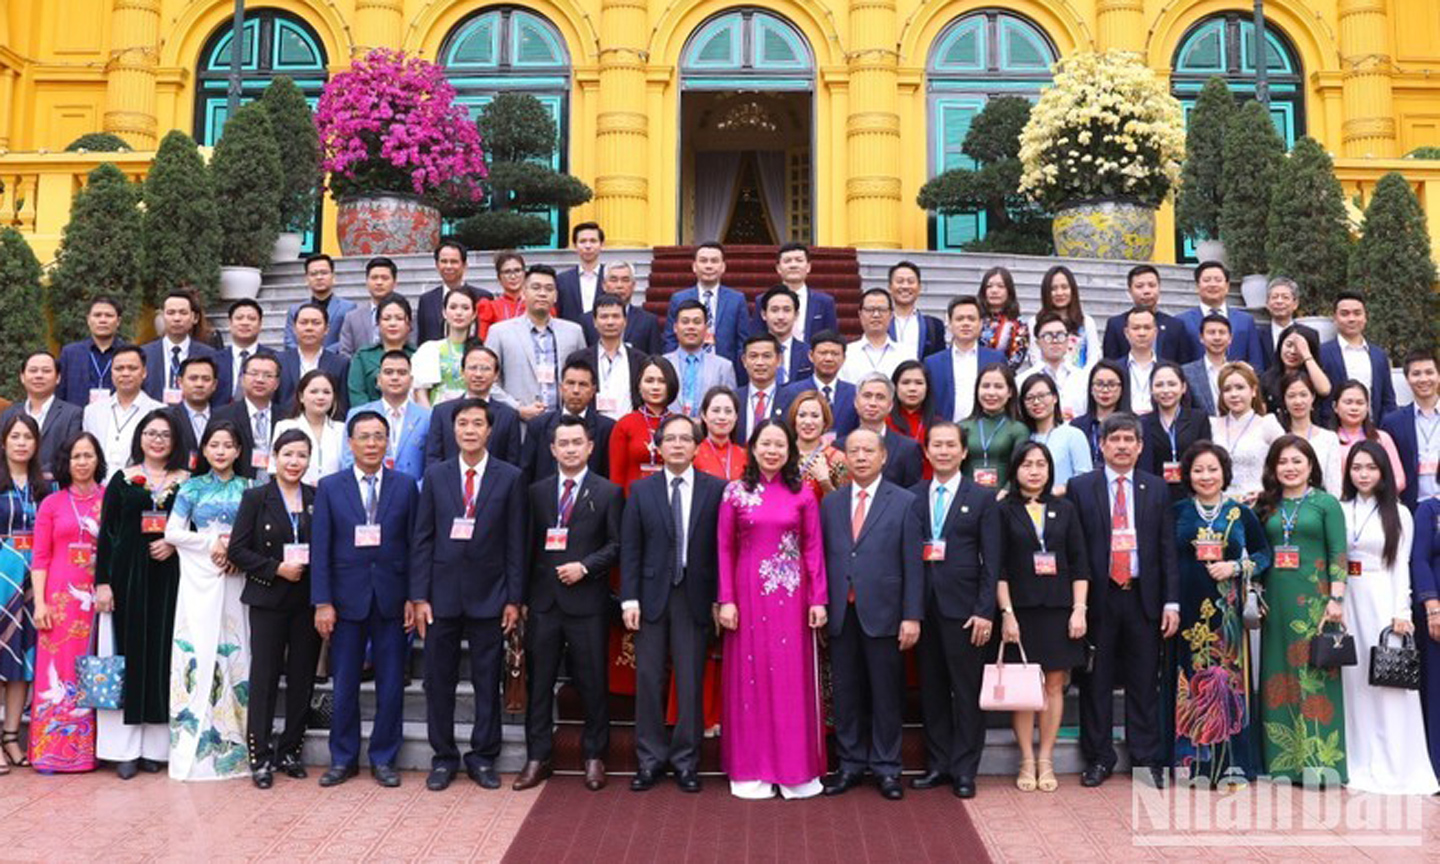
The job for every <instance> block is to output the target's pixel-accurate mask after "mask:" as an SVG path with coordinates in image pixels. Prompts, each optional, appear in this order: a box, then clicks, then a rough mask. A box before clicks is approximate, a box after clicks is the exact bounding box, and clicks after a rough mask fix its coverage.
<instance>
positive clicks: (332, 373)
mask: <svg viewBox="0 0 1440 864" xmlns="http://www.w3.org/2000/svg"><path fill="white" fill-rule="evenodd" d="M328 316H329V313H328V312H326V311H325V307H324V306H321V305H320V304H319V303H302V304H301V305H300V308H299V309H296V310H295V314H294V315H293V316H291V317H292V320H293V323H294V325H295V347H293V348H286V349H285V350H284V351H281V352H280V389H279V390H278V391H277V392H276V394H275V401H277V402H279V403H280V406H281V407H282V408H285V409H288V408H289V407H290V404H291V403H290V400H291V399H293V398H294V397H295V390H296V388H298V387H299V386H300V379H301V378H304V377H305V373H307V372H309V371H311V370H312V369H319V370H320V371H321V372H324V373H325V375H326V377H328V378H329V379H330V386H331V388H333V389H334V391H335V402H336V404H337V406H338V409H337V410H338V411H339V412H340V413H342V414H343V413H345V411H346V410H348V409H349V402H350V388H349V387H348V386H347V382H348V381H349V380H350V361H349V360H348V359H346V358H345V356H344V355H343V354H341V353H340V352H338V351H331V350H328V349H327V348H325V338H326V337H325V334H326V332H327V330H328V328H329V326H330V319H329V317H328Z"/></svg>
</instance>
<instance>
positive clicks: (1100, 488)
mask: <svg viewBox="0 0 1440 864" xmlns="http://www.w3.org/2000/svg"><path fill="white" fill-rule="evenodd" d="M1099 479H1100V482H1099V483H1098V484H1096V486H1095V491H1096V498H1097V504H1098V506H1099V507H1100V518H1101V520H1103V522H1104V525H1105V533H1107V534H1108V533H1110V530H1111V525H1110V480H1109V478H1108V477H1107V476H1106V474H1105V469H1104V468H1103V467H1102V468H1101V469H1100V475H1099Z"/></svg>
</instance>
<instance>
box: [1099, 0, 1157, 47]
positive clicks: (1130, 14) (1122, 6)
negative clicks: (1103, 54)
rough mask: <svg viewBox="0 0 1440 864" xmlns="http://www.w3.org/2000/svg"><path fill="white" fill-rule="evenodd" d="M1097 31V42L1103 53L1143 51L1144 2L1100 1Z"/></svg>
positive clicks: (1141, 0) (1132, 0)
mask: <svg viewBox="0 0 1440 864" xmlns="http://www.w3.org/2000/svg"><path fill="white" fill-rule="evenodd" d="M1095 30H1096V39H1095V41H1096V43H1097V47H1098V48H1099V49H1100V50H1101V51H1137V52H1138V51H1143V50H1144V49H1145V3H1144V0H1098V2H1097V3H1096V4H1095Z"/></svg>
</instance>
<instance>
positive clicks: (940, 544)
mask: <svg viewBox="0 0 1440 864" xmlns="http://www.w3.org/2000/svg"><path fill="white" fill-rule="evenodd" d="M920 556H921V557H922V558H923V559H924V560H926V561H944V560H945V541H944V540H929V541H927V542H926V543H925V546H924V548H923V549H922V550H921V553H920Z"/></svg>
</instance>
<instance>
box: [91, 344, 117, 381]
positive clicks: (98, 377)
mask: <svg viewBox="0 0 1440 864" xmlns="http://www.w3.org/2000/svg"><path fill="white" fill-rule="evenodd" d="M91 348H92V350H91V351H90V352H89V354H90V368H91V369H93V370H95V386H96V387H103V386H104V385H105V376H106V375H109V374H110V365H111V364H112V363H114V362H115V357H114V356H113V355H112V356H110V357H108V358H106V360H105V368H104V369H101V368H100V364H99V363H97V362H95V351H94V350H93V348H94V345H93V343H92V346H91Z"/></svg>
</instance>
